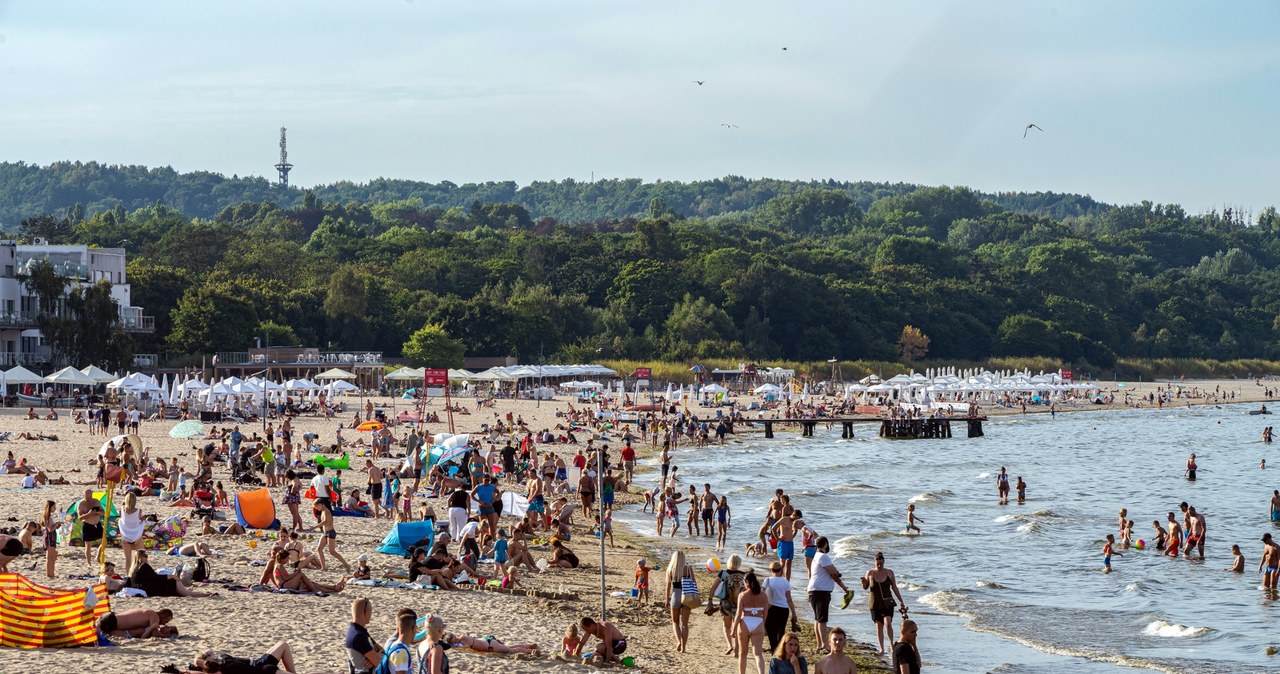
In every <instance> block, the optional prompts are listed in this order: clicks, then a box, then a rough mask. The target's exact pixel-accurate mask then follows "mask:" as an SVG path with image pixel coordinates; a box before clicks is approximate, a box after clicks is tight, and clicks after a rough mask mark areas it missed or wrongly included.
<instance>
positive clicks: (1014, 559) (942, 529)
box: [617, 405, 1280, 672]
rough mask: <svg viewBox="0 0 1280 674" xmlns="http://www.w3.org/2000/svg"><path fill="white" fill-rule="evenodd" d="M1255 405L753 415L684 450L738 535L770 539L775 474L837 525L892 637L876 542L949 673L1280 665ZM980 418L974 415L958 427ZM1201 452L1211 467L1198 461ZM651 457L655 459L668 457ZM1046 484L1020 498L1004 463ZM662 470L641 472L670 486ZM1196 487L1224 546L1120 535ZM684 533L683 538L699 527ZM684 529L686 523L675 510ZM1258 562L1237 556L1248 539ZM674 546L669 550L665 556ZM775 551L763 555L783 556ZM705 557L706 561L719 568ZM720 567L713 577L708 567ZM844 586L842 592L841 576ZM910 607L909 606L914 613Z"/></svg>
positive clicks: (648, 522) (855, 628) (856, 626)
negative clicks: (1186, 548)
mask: <svg viewBox="0 0 1280 674" xmlns="http://www.w3.org/2000/svg"><path fill="white" fill-rule="evenodd" d="M1246 409H1247V408H1246V407H1245V406H1241V405H1227V406H1222V407H1208V406H1204V407H1192V408H1187V407H1182V408H1165V409H1163V410H1155V409H1148V410H1118V411H1097V412H1093V411H1091V412H1088V413H1070V414H1058V415H1057V416H1056V417H1051V416H1050V415H1048V414H1033V415H1019V416H1011V417H996V418H992V419H991V420H990V421H988V422H987V423H986V424H985V431H986V437H982V438H964V437H961V436H957V437H955V438H951V439H947V440H882V439H880V438H878V437H877V436H876V432H877V430H878V424H866V425H858V426H856V427H855V429H856V430H855V437H854V438H853V439H848V440H846V439H842V438H841V437H840V426H839V425H836V426H834V427H833V428H831V429H826V428H824V427H822V426H819V428H818V429H817V431H816V437H813V438H802V437H800V435H799V433H794V434H791V433H787V434H779V435H778V437H776V438H774V439H765V438H763V437H762V436H761V435H759V434H748V433H743V434H741V435H738V436H737V437H736V438H735V437H734V436H730V439H731V440H730V442H729V443H728V444H726V445H724V446H719V445H710V446H708V447H705V448H702V449H697V448H693V447H692V446H690V447H681V448H679V449H678V450H676V451H675V453H674V457H673V459H672V463H673V465H676V466H679V468H680V470H679V475H680V477H681V482H680V486H681V490H682V491H683V492H687V489H688V486H689V485H690V484H695V485H697V486H698V490H699V492H701V491H702V484H703V483H704V482H710V483H711V488H712V491H714V492H715V493H716V494H726V495H728V497H729V505H730V508H731V509H732V512H733V526H732V528H731V529H730V533H729V545H728V546H727V550H725V551H722V552H716V551H714V550H712V549H711V548H712V546H713V541H707V540H705V539H702V540H701V541H700V544H701V545H703V546H705V547H706V550H705V552H706V554H707V555H708V556H710V555H713V554H715V555H717V556H719V557H721V558H724V557H727V556H728V554H730V553H735V552H736V553H739V554H741V553H742V550H743V545H744V543H746V542H747V541H750V540H754V539H755V538H756V532H757V530H758V529H759V527H760V525H761V523H762V521H763V516H764V510H765V506H766V504H767V503H768V501H769V499H770V498H771V497H772V495H773V492H774V489H776V488H782V489H785V490H786V492H787V493H788V494H790V495H791V499H792V501H791V503H792V505H794V506H795V507H796V508H799V509H800V510H802V511H804V515H805V520H806V522H807V523H809V525H810V526H812V527H813V528H815V529H816V530H817V531H818V532H819V533H820V534H821V535H824V536H826V537H828V538H829V539H830V541H831V545H832V551H831V555H832V557H833V559H834V561H835V563H836V566H837V567H839V568H840V570H841V572H842V573H843V574H844V577H845V581H846V584H847V585H848V586H849V587H853V588H856V589H857V596H856V598H855V599H854V603H853V604H851V605H850V607H849V608H848V609H847V610H843V611H841V610H836V608H835V607H833V609H832V624H833V625H841V626H843V627H844V628H845V629H846V630H850V631H851V632H850V633H851V636H852V638H854V639H858V640H862V641H867V642H871V643H875V628H874V626H873V624H872V623H871V620H870V616H869V613H868V611H867V608H866V606H867V604H866V593H865V592H864V591H863V590H862V589H861V585H860V584H859V582H858V578H860V577H861V576H862V575H863V574H864V573H865V572H866V571H867V570H868V569H869V568H871V566H872V560H873V558H874V556H875V553H876V552H883V553H884V555H885V557H886V560H887V562H886V565H887V566H888V567H889V568H891V569H893V571H894V573H895V574H896V575H897V578H898V584H899V587H900V589H901V590H902V592H903V596H904V597H905V598H906V602H907V605H908V607H909V608H910V614H911V617H912V618H913V619H915V620H916V621H917V622H919V623H920V636H919V640H918V643H919V646H920V649H921V652H922V654H923V657H924V660H925V662H926V666H927V668H928V671H930V672H991V671H998V672H1120V671H1132V668H1134V667H1138V668H1146V669H1151V670H1157V671H1167V672H1254V671H1275V670H1276V669H1280V657H1276V656H1272V655H1269V654H1268V653H1272V652H1274V651H1275V649H1274V648H1273V646H1280V601H1274V600H1271V599H1268V598H1267V597H1266V596H1265V594H1264V593H1263V592H1262V591H1261V590H1260V589H1259V588H1260V584H1261V577H1260V576H1259V575H1257V574H1256V573H1255V569H1256V567H1257V564H1258V559H1259V554H1260V552H1261V550H1262V543H1261V541H1260V538H1261V536H1262V534H1263V533H1266V532H1268V531H1275V532H1276V534H1277V535H1280V530H1277V529H1276V528H1275V527H1273V525H1272V524H1271V523H1270V521H1269V508H1268V502H1269V499H1270V496H1271V492H1272V490H1273V489H1276V488H1277V486H1278V485H1280V462H1277V464H1276V466H1275V468H1274V469H1267V470H1259V469H1258V462H1259V460H1260V459H1262V458H1263V457H1266V458H1267V459H1268V462H1269V463H1270V461H1271V460H1272V459H1274V458H1275V457H1276V454H1277V452H1276V451H1275V449H1274V447H1273V446H1272V445H1263V444H1262V443H1261V441H1260V438H1261V433H1262V428H1263V426H1265V425H1266V424H1267V423H1269V421H1270V419H1271V418H1272V417H1269V416H1248V415H1246V414H1245V412H1246ZM959 432H960V433H961V434H963V432H964V426H963V425H961V426H960V427H959ZM1191 452H1195V453H1196V460H1197V462H1198V464H1199V475H1198V477H1199V480H1198V481H1194V482H1191V481H1188V480H1186V479H1185V477H1184V466H1185V463H1186V460H1187V456H1188V455H1189V454H1190V453H1191ZM647 463H648V465H649V466H651V467H653V466H655V464H656V460H655V459H650V460H649V461H648V462H647ZM1001 466H1004V467H1006V468H1007V470H1008V473H1009V476H1010V482H1011V485H1012V484H1014V483H1016V480H1017V477H1018V476H1022V478H1023V479H1024V480H1025V481H1026V483H1027V502H1026V503H1025V504H1018V503H1017V502H1016V496H1017V494H1016V492H1015V493H1013V494H1012V495H1011V501H1010V503H1009V504H1008V505H1000V504H999V503H998V502H997V497H996V483H995V475H996V473H997V472H998V471H999V469H1000V467H1001ZM657 479H658V476H657V473H656V472H649V473H646V474H645V475H644V476H642V478H641V481H640V482H639V484H640V485H641V486H649V487H652V486H653V485H654V484H656V481H657ZM1182 501H1187V502H1188V503H1190V504H1191V505H1193V506H1195V507H1196V509H1197V510H1198V511H1200V512H1201V513H1203V514H1204V515H1205V517H1206V518H1207V525H1206V531H1207V536H1206V541H1207V545H1206V547H1205V556H1206V559H1205V560H1204V561H1203V562H1202V561H1200V560H1198V559H1196V560H1191V561H1188V560H1187V559H1185V558H1181V559H1171V558H1168V557H1163V556H1162V555H1161V554H1160V553H1159V552H1157V551H1156V550H1155V549H1154V543H1153V544H1152V546H1151V547H1149V548H1148V549H1147V550H1144V551H1139V550H1136V549H1133V548H1130V549H1128V550H1125V549H1122V548H1120V547H1119V545H1118V542H1119V539H1120V535H1119V534H1120V532H1119V530H1118V528H1117V521H1118V513H1119V510H1120V509H1121V508H1127V509H1128V511H1129V518H1130V519H1132V520H1136V524H1135V525H1134V538H1135V540H1136V539H1138V538H1141V539H1145V540H1147V541H1152V540H1153V538H1154V536H1152V534H1153V533H1154V529H1153V528H1152V525H1151V522H1152V520H1159V521H1160V522H1161V523H1162V524H1163V523H1164V522H1165V521H1166V517H1167V514H1168V513H1169V512H1171V511H1172V512H1173V513H1174V514H1175V515H1176V516H1177V518H1178V521H1179V523H1181V519H1182V513H1181V512H1180V511H1179V509H1178V504H1179V503H1180V502H1182ZM908 503H915V504H916V514H917V515H918V516H919V517H920V518H922V519H923V522H922V523H921V524H920V526H921V528H922V529H923V534H922V535H918V536H908V535H905V534H904V529H905V527H906V507H907V504H908ZM687 513H688V505H687V504H683V503H682V504H681V520H682V522H681V531H680V532H679V533H677V534H676V537H675V538H674V539H671V538H667V539H664V542H663V543H660V544H659V550H660V551H668V552H669V550H670V549H671V548H672V546H671V544H670V542H671V541H675V542H678V543H687V542H689V541H691V539H690V538H689V537H688V536H687V535H686V534H685V532H684V524H683V519H684V517H685V516H687ZM617 519H618V520H619V521H620V522H625V523H628V524H630V525H631V526H632V527H634V528H635V529H636V530H637V531H639V532H641V533H643V534H646V535H652V534H653V526H654V524H653V520H652V518H651V516H649V515H646V514H642V513H639V512H638V511H635V510H630V511H627V512H620V513H619V514H618V515H617ZM667 530H668V531H670V522H669V521H668V522H667ZM1108 533H1111V534H1115V535H1116V540H1117V551H1118V552H1119V553H1121V554H1120V555H1118V556H1116V557H1114V558H1113V560H1112V566H1113V568H1114V571H1113V573H1111V574H1110V575H1105V574H1103V573H1102V552H1101V551H1102V545H1103V542H1104V539H1105V537H1106V535H1107V534H1108ZM1233 543H1236V544H1239V545H1240V546H1241V548H1242V550H1243V552H1244V554H1245V560H1246V565H1245V569H1246V570H1245V573H1244V574H1233V573H1228V572H1226V571H1224V569H1226V568H1228V567H1230V566H1231V561H1232V557H1231V545H1232V544H1233ZM796 555H797V556H796V560H795V570H794V572H793V574H792V582H793V596H794V598H795V601H796V605H797V607H798V608H800V610H801V613H802V614H807V613H808V607H807V602H806V600H805V584H806V575H805V571H804V562H803V559H802V558H801V557H800V549H799V545H797V551H796ZM665 562H666V560H665V559H664V560H661V563H663V564H664V565H665ZM768 562H769V560H763V559H758V558H754V559H753V558H748V559H747V560H746V564H747V565H749V566H753V567H755V568H757V569H761V570H763V571H764V573H765V574H767V573H768V571H767V567H768ZM700 575H701V574H700ZM709 579H710V577H709V576H703V577H702V580H703V581H704V582H703V584H704V585H707V581H709ZM837 594H838V593H837ZM896 622H897V619H896V618H895V624H896Z"/></svg>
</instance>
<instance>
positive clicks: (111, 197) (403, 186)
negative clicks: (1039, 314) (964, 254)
mask: <svg viewBox="0 0 1280 674" xmlns="http://www.w3.org/2000/svg"><path fill="white" fill-rule="evenodd" d="M807 188H821V189H826V190H839V191H841V192H844V193H846V194H847V195H848V196H849V198H850V199H852V200H853V202H854V203H855V204H856V205H857V206H858V207H859V208H860V209H861V210H863V211H865V210H867V209H868V208H870V207H871V204H872V203H874V202H875V201H877V200H879V199H881V198H884V197H890V196H899V195H903V194H907V193H910V192H913V191H915V190H917V189H919V186H918V185H913V184H909V183H877V182H866V181H859V182H843V181H835V180H827V181H796V180H774V179H769V178H762V179H747V178H741V177H737V176H728V177H725V178H719V179H716V180H699V181H694V182H687V183H685V182H672V181H658V182H653V183H646V182H643V181H641V180H639V179H626V180H599V181H596V182H594V183H590V182H577V181H574V180H563V181H538V182H534V183H531V184H529V185H526V186H524V187H521V186H519V185H517V184H516V183H514V182H511V181H504V182H486V183H479V184H476V183H468V184H465V185H455V184H453V183H451V182H448V181H445V182H441V183H435V184H432V183H425V182H419V181H414V180H393V179H386V178H379V179H377V180H373V181H370V182H368V183H353V182H349V181H342V182H337V183H333V184H330V185H321V186H318V187H314V188H312V190H311V191H312V192H314V193H315V196H316V197H318V198H319V199H320V200H321V201H324V202H326V203H334V202H337V203H348V202H353V201H354V202H359V203H386V202H393V201H403V200H410V199H421V200H422V205H423V206H426V207H431V206H438V207H440V208H442V209H445V210H447V209H449V208H452V207H462V208H467V207H469V206H470V205H471V204H472V203H473V202H476V201H479V202H496V203H513V204H519V205H520V206H522V207H524V208H525V210H526V211H528V213H529V215H530V216H531V217H532V218H533V219H535V220H537V219H541V218H553V219H555V220H557V221H560V222H594V221H597V220H602V219H616V218H628V217H640V216H642V215H645V214H648V213H649V207H650V205H651V204H652V203H653V200H654V199H661V200H662V203H663V204H665V207H666V208H667V209H669V210H670V212H672V213H673V214H675V215H677V216H680V217H703V218H705V217H711V216H715V215H721V214H724V213H732V212H735V211H749V210H753V209H756V208H759V207H760V206H763V205H764V204H765V203H766V202H768V201H769V200H770V199H772V198H774V197H776V196H781V195H791V194H795V193H797V192H799V191H801V190H804V189H807ZM304 195H305V191H304V190H302V189H298V188H289V189H279V188H277V187H274V186H273V185H272V184H271V183H270V182H268V181H267V180H266V179H264V178H260V177H244V178H241V177H239V176H232V177H230V178H228V177H226V176H223V175H221V174H217V173H209V172H207V171H195V172H192V173H178V172H177V171H174V170H173V169H171V168H167V167H161V168H147V167H145V166H108V165H104V164H99V163H97V162H87V163H81V162H59V163H55V164H52V165H49V166H37V165H34V164H26V163H23V162H17V163H8V162H6V163H0V228H2V229H6V230H12V229H14V228H15V227H16V226H17V225H18V223H20V222H21V221H22V220H23V219H25V218H28V217H31V216H32V215H39V214H43V213H71V212H72V211H73V210H77V209H82V210H80V212H82V213H95V212H99V211H107V210H113V209H114V208H115V207H116V206H117V205H119V206H122V207H124V208H125V209H126V210H128V211H133V210H137V209H139V208H143V207H145V206H152V205H155V204H156V203H162V204H165V205H167V206H171V207H173V208H176V209H178V210H180V211H182V212H183V213H185V214H187V215H189V216H192V217H197V218H212V217H213V216H214V215H216V214H217V213H218V212H219V211H221V210H222V209H223V208H225V207H227V206H234V205H237V204H240V203H244V202H255V203H256V202H267V201H269V202H273V203H275V204H277V205H280V206H283V207H293V206H299V205H301V204H302V201H303V198H304ZM978 195H979V197H980V198H981V199H983V200H986V201H990V202H992V203H994V204H996V205H997V206H999V207H1000V208H1001V209H1002V210H1006V211H1011V212H1014V213H1026V214H1033V215H1043V216H1047V217H1050V218H1054V219H1058V220H1060V219H1062V218H1066V217H1072V216H1087V215H1099V214H1101V213H1103V212H1105V211H1106V210H1107V209H1108V208H1110V206H1108V205H1107V204H1103V203H1099V202H1097V201H1094V200H1093V199H1091V198H1089V197H1087V196H1081V195H1078V194H1057V193H1053V192H1036V193H1024V192H1002V193H998V194H984V193H978Z"/></svg>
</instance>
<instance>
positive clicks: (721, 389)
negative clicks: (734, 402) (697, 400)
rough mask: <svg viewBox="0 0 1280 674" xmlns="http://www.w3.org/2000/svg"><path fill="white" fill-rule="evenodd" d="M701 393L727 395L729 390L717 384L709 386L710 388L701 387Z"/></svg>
mask: <svg viewBox="0 0 1280 674" xmlns="http://www.w3.org/2000/svg"><path fill="white" fill-rule="evenodd" d="M702 392H703V393H728V392H729V389H727V388H725V387H723V386H721V385H719V384H711V385H710V386H703V387H702Z"/></svg>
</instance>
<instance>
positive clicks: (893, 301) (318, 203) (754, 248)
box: [20, 181, 1280, 369]
mask: <svg viewBox="0 0 1280 674" xmlns="http://www.w3.org/2000/svg"><path fill="white" fill-rule="evenodd" d="M757 182H767V181H757ZM888 192H889V193H887V194H886V195H884V196H880V197H878V198H875V199H873V200H872V201H870V202H869V203H868V204H867V206H866V207H865V208H864V207H863V206H862V205H861V203H862V202H860V201H859V199H857V198H855V197H853V196H851V195H850V193H849V191H848V190H847V189H845V188H841V187H836V188H831V187H827V186H821V187H818V186H796V187H795V188H794V189H792V190H791V191H790V192H789V193H786V194H781V195H778V196H773V197H772V198H769V199H767V200H765V201H764V202H763V203H761V204H760V205H759V206H758V207H756V208H754V209H750V210H746V209H739V210H733V211H731V212H726V213H722V214H719V215H713V216H710V217H686V216H684V215H682V214H681V213H679V212H678V211H677V209H673V208H672V207H671V206H670V205H669V203H668V202H666V201H665V199H661V198H653V199H651V200H650V202H649V203H648V204H647V206H646V209H645V213H644V214H643V215H642V216H641V217H622V216H619V217H599V218H594V219H590V220H587V221H579V222H574V221H561V220H558V219H556V218H552V217H548V216H540V217H535V215H534V214H533V213H532V212H531V211H530V210H529V209H528V208H527V207H525V206H524V205H522V204H519V203H512V202H495V201H478V200H477V201H473V202H471V203H470V204H468V205H467V206H465V207H462V206H452V207H449V208H443V207H441V206H438V205H431V204H428V203H426V201H425V200H423V199H421V198H409V199H400V200H388V201H345V200H344V201H329V200H326V199H325V198H323V197H322V196H321V195H320V194H317V193H313V192H308V193H304V194H303V195H302V199H301V200H300V202H299V203H298V204H297V205H279V204H276V203H274V202H271V201H260V202H246V203H239V204H236V205H234V206H229V207H226V208H223V209H222V210H220V211H218V212H217V213H216V214H215V215H213V216H212V217H207V218H205V217H194V216H193V215H192V214H191V213H187V212H184V211H182V210H181V209H179V208H177V207H176V206H172V205H164V204H150V205H146V206H143V207H140V208H136V209H129V208H127V207H125V206H124V205H123V204H117V205H116V206H114V207H112V208H109V209H105V210H101V211H94V210H91V209H87V208H85V209H73V210H72V211H71V212H69V213H68V212H63V213H51V214H46V215H44V216H40V217H28V218H26V219H25V220H24V221H23V222H22V225H21V227H20V236H21V237H26V238H30V237H35V236H41V237H45V238H47V239H49V240H50V241H53V242H68V241H75V242H83V243H89V244H92V245H100V246H117V245H121V246H123V247H125V248H127V249H128V250H129V253H130V261H129V269H128V273H129V276H130V281H131V282H132V283H133V297H134V300H135V303H137V304H139V305H141V306H143V307H145V309H146V311H147V312H148V313H149V314H154V315H156V317H157V333H156V335H155V337H154V339H156V340H163V341H157V342H154V343H152V344H145V343H143V344H139V345H138V348H137V350H138V351H141V352H145V351H148V350H151V349H154V350H158V351H168V352H170V353H171V354H183V353H207V352H211V351H217V350H243V349H244V348H245V347H246V346H247V345H250V344H252V343H253V338H254V337H255V336H264V335H265V336H267V337H268V338H269V339H270V341H271V343H273V344H296V343H305V344H319V345H323V346H329V345H332V346H334V347H341V348H353V349H356V348H358V349H377V350H382V351H384V352H387V353H389V354H393V355H394V354H397V353H399V352H400V351H401V348H402V345H403V344H404V343H405V342H406V341H407V340H408V339H409V337H410V335H412V334H413V333H414V332H415V331H417V330H419V329H420V328H422V327H423V326H424V325H436V326H440V327H441V328H443V330H444V332H446V333H447V334H448V335H449V336H451V337H452V338H454V339H456V340H460V341H461V342H462V344H463V345H464V346H465V348H466V352H467V353H468V354H471V355H516V356H518V357H519V358H520V359H521V360H522V361H524V362H534V361H536V360H538V359H539V358H541V359H543V360H545V361H546V362H554V361H557V360H565V361H577V362H582V361H594V360H602V359H626V358H632V359H641V360H644V359H651V358H662V359H665V360H672V361H688V360H690V359H699V358H714V357H723V358H731V359H738V358H747V359H761V360H763V359H788V360H797V361H818V360H826V359H827V358H830V357H832V356H835V357H838V358H841V359H844V360H898V359H900V358H902V356H903V355H904V354H906V355H907V356H909V357H920V356H922V355H925V356H926V357H927V358H929V359H947V360H964V361H980V360H984V359H988V358H990V357H993V356H1014V357H1017V356H1023V357H1025V356H1051V357H1056V358H1061V359H1063V360H1064V361H1066V362H1068V363H1074V364H1075V365H1076V366H1077V367H1081V368H1086V367H1088V368H1096V369H1106V368H1110V367H1111V366H1112V365H1113V364H1114V362H1115V360H1116V358H1117V356H1122V357H1132V358H1169V357H1179V358H1214V359H1221V360H1229V359H1236V358H1252V357H1257V358H1276V357H1280V341H1278V340H1277V337H1276V329H1277V328H1280V275H1278V274H1277V271H1276V269H1277V264H1278V263H1280V240H1278V239H1277V231H1276V230H1277V229H1280V217H1277V215H1276V211H1275V209H1267V210H1265V211H1264V212H1263V213H1262V215H1261V216H1259V218H1258V220H1257V221H1256V222H1253V223H1246V222H1242V221H1241V220H1240V219H1239V217H1238V216H1237V215H1235V214H1229V213H1227V214H1217V213H1210V214H1204V215H1188V214H1186V213H1184V212H1183V211H1182V209H1181V208H1179V207H1178V206H1173V205H1158V204H1151V203H1145V202H1144V203H1142V204H1135V205H1129V206H1119V207H1106V208H1102V209H1099V208H1096V207H1094V206H1089V205H1088V203H1091V202H1078V203H1077V205H1076V206H1074V207H1072V208H1074V209H1076V210H1078V211H1083V212H1079V213H1075V214H1072V215H1068V216H1066V217H1063V218H1053V217H1049V216H1045V215H1033V214H1028V213H1015V212H1011V211H1009V210H1008V209H1006V208H1004V207H1002V206H1001V205H1000V204H999V203H998V202H997V201H995V200H994V199H991V198H987V197H985V196H984V195H981V194H979V193H976V192H974V191H972V190H969V189H965V188H950V187H930V188H907V187H903V188H902V189H901V190H896V189H890V190H888ZM274 196H279V195H278V194H275V195H274ZM1007 198H1021V197H1020V196H1018V195H1007ZM1061 201H1062V203H1064V204H1066V203H1067V201H1068V200H1067V199H1065V198H1064V199H1062V200H1061ZM1064 207H1066V206H1064ZM625 212H628V211H624V213H625ZM122 242H123V243H122ZM908 326H910V327H911V328H913V329H914V330H915V332H913V331H911V330H907V329H906V328H907V327H908Z"/></svg>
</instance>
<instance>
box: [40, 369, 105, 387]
mask: <svg viewBox="0 0 1280 674" xmlns="http://www.w3.org/2000/svg"><path fill="white" fill-rule="evenodd" d="M44 380H45V381H47V382H49V383H50V384H68V385H80V386H93V385H94V384H96V383H97V382H95V381H94V380H93V379H90V378H89V376H88V375H86V374H85V373H83V372H81V371H79V370H77V369H75V368H74V367H71V366H70V365H68V366H66V367H64V368H62V369H61V370H58V371H57V372H54V373H53V374H51V375H49V376H48V377H45V378H44Z"/></svg>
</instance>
